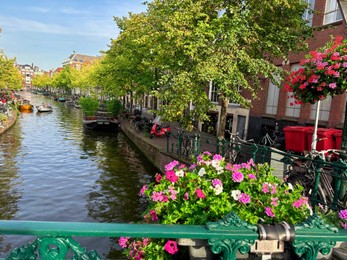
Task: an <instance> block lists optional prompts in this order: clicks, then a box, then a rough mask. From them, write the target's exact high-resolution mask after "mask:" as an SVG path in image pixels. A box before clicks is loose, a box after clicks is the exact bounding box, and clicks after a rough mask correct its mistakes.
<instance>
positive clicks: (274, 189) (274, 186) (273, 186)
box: [271, 184, 277, 194]
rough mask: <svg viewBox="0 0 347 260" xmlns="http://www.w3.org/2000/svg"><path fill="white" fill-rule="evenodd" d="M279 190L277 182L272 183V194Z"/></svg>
mask: <svg viewBox="0 0 347 260" xmlns="http://www.w3.org/2000/svg"><path fill="white" fill-rule="evenodd" d="M276 192H277V187H276V185H275V184H271V194H275V193H276Z"/></svg>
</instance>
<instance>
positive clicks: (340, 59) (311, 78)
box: [285, 36, 347, 104]
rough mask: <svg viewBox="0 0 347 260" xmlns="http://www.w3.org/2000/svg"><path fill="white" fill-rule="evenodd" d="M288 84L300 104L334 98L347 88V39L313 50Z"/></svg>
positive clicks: (340, 39)
mask: <svg viewBox="0 0 347 260" xmlns="http://www.w3.org/2000/svg"><path fill="white" fill-rule="evenodd" d="M300 65H301V66H302V67H301V68H299V69H298V70H296V71H293V72H292V73H291V74H290V76H289V77H288V79H287V80H286V81H287V82H288V83H287V84H285V90H286V91H288V92H293V96H294V98H295V102H296V103H311V104H314V103H316V102H317V101H318V100H323V99H325V98H326V97H327V96H329V95H330V96H331V97H334V96H335V95H339V94H342V93H344V92H345V91H346V89H347V81H346V79H347V73H346V72H347V40H342V37H341V36H338V37H336V38H335V40H334V41H331V42H328V43H327V44H326V46H324V47H323V48H322V49H321V50H317V51H312V52H310V53H309V55H307V57H306V58H305V59H304V60H302V61H301V62H300Z"/></svg>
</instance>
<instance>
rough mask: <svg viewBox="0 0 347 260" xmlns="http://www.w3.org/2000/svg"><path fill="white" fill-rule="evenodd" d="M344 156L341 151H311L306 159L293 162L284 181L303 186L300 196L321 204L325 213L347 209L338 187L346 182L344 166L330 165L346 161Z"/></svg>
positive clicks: (342, 194) (346, 176)
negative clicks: (340, 160)
mask: <svg viewBox="0 0 347 260" xmlns="http://www.w3.org/2000/svg"><path fill="white" fill-rule="evenodd" d="M345 156H346V154H345V152H344V151H341V150H336V149H329V150H324V151H311V152H310V153H309V154H308V155H306V157H302V158H296V159H293V161H292V164H291V165H290V168H289V169H288V170H287V171H286V172H285V174H284V180H285V181H286V182H287V183H290V184H292V185H294V186H298V185H300V186H302V187H303V188H304V192H303V195H305V196H307V197H311V199H313V200H314V201H313V204H314V205H317V204H320V205H321V206H322V209H323V210H324V211H328V210H329V209H334V210H336V209H346V208H347V192H346V190H344V189H342V188H341V182H343V181H347V167H345V168H343V167H337V168H334V165H333V164H332V162H334V161H337V160H338V159H343V160H346V159H345V158H346V157H345ZM339 171H340V172H341V174H340V175H339V174H338V172H339ZM335 191H337V193H336V194H335Z"/></svg>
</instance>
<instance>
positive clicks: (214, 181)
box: [212, 179, 222, 187]
mask: <svg viewBox="0 0 347 260" xmlns="http://www.w3.org/2000/svg"><path fill="white" fill-rule="evenodd" d="M212 185H213V187H216V186H217V185H222V181H221V180H220V179H214V180H213V181H212Z"/></svg>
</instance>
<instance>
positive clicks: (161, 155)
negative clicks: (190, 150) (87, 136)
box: [121, 120, 181, 173]
mask: <svg viewBox="0 0 347 260" xmlns="http://www.w3.org/2000/svg"><path fill="white" fill-rule="evenodd" d="M121 129H122V131H123V133H124V134H125V135H126V136H127V137H128V138H129V139H130V140H131V141H132V142H133V143H134V144H135V145H136V146H137V148H138V149H139V150H140V151H141V152H142V153H143V155H144V156H145V157H146V158H147V159H148V160H149V161H150V162H151V163H152V164H153V165H154V166H156V167H157V168H158V169H159V170H160V171H161V172H162V173H164V172H165V165H167V164H168V163H170V162H172V161H173V160H178V159H177V158H176V157H174V156H173V155H171V154H169V153H167V152H166V151H167V148H166V142H167V140H166V138H158V137H153V138H152V139H150V138H149V137H148V136H145V135H144V133H143V132H137V131H135V129H134V127H132V126H131V125H130V124H129V122H128V121H125V120H124V121H123V122H121ZM180 161H181V160H180Z"/></svg>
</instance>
